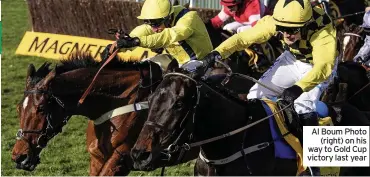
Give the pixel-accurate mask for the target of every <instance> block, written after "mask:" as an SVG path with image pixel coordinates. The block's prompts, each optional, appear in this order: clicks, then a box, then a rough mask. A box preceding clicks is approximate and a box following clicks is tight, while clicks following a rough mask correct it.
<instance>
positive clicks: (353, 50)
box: [337, 23, 365, 62]
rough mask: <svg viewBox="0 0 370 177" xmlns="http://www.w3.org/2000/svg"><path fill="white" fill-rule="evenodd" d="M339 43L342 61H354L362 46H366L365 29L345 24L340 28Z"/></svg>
mask: <svg viewBox="0 0 370 177" xmlns="http://www.w3.org/2000/svg"><path fill="white" fill-rule="evenodd" d="M338 31H339V32H338V37H337V39H338V42H339V44H340V46H341V47H340V49H339V51H340V55H341V58H340V61H342V62H346V61H352V60H353V58H354V56H355V55H356V54H357V52H358V51H359V50H360V48H361V46H362V45H363V44H364V39H365V38H364V37H365V36H364V34H363V28H362V27H360V26H358V25H355V24H350V25H347V23H343V24H342V25H340V26H339V27H338Z"/></svg>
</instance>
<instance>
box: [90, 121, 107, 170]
mask: <svg viewBox="0 0 370 177" xmlns="http://www.w3.org/2000/svg"><path fill="white" fill-rule="evenodd" d="M86 145H87V151H88V152H89V153H90V173H89V175H90V176H97V175H99V173H100V171H101V169H102V168H103V165H104V161H103V155H102V153H101V152H100V151H99V149H98V148H97V138H96V136H95V130H94V123H93V121H88V125H87V129H86Z"/></svg>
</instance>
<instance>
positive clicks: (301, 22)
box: [203, 0, 338, 125]
mask: <svg viewBox="0 0 370 177" xmlns="http://www.w3.org/2000/svg"><path fill="white" fill-rule="evenodd" d="M278 32H280V33H282V35H283V39H282V43H283V46H284V49H285V51H284V52H283V53H282V54H281V55H280V56H279V57H278V58H277V60H276V61H275V63H274V65H273V66H272V67H271V68H269V70H267V71H266V72H265V73H264V75H263V76H262V77H261V78H260V79H259V81H260V82H261V83H263V84H265V85H267V86H268V87H270V88H273V89H274V90H276V91H278V92H279V93H275V92H272V91H270V90H269V89H266V88H265V87H263V86H261V85H259V84H255V85H254V86H253V87H252V88H251V89H250V91H249V93H248V96H247V98H248V99H254V98H262V97H267V98H273V97H279V96H281V98H282V99H284V100H285V101H287V102H289V103H291V104H294V109H295V111H296V112H297V113H298V114H299V117H300V119H301V122H302V124H303V125H318V120H317V119H318V116H317V113H316V106H317V103H318V101H319V99H320V95H321V94H322V92H323V91H324V90H325V88H327V86H328V84H329V82H330V80H331V79H332V78H333V76H334V75H335V74H334V72H335V71H336V66H337V55H338V51H337V42H336V29H335V27H334V26H333V23H332V21H331V19H330V18H329V16H327V15H326V13H325V12H324V11H323V9H321V8H316V7H312V6H311V4H310V1H309V0H279V1H278V2H277V4H276V6H275V8H274V12H273V15H272V16H270V15H267V16H265V17H263V18H262V19H261V20H259V21H258V22H257V24H256V25H255V26H254V27H252V28H250V29H247V30H245V31H243V32H241V33H238V34H236V35H233V36H232V37H230V38H229V39H228V40H226V41H224V42H223V43H222V44H220V46H218V47H216V48H215V49H214V50H213V51H212V52H211V53H209V54H208V55H207V56H206V57H205V58H204V60H203V62H204V66H212V65H213V64H214V61H215V59H225V58H227V57H228V56H230V55H231V54H232V53H234V52H235V51H240V50H244V49H245V48H247V47H249V46H250V45H252V44H253V43H257V44H261V43H264V42H266V41H267V40H269V39H270V38H271V37H272V36H274V35H276V34H277V33H278Z"/></svg>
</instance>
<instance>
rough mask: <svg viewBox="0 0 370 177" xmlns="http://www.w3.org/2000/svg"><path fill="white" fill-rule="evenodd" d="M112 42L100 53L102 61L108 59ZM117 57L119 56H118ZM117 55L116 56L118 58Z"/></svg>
mask: <svg viewBox="0 0 370 177" xmlns="http://www.w3.org/2000/svg"><path fill="white" fill-rule="evenodd" d="M111 46H112V44H108V45H107V46H106V47H105V49H104V50H103V52H102V53H101V54H100V58H101V60H102V61H105V60H106V59H108V57H109V56H110V54H109V50H110V48H111ZM116 57H117V56H116ZM116 57H115V58H116Z"/></svg>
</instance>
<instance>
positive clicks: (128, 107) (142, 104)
mask: <svg viewBox="0 0 370 177" xmlns="http://www.w3.org/2000/svg"><path fill="white" fill-rule="evenodd" d="M135 106H136V110H144V109H148V108H149V104H148V102H147V101H144V102H139V103H136V104H135ZM135 106H134V104H129V105H126V106H122V107H119V108H116V109H113V110H111V111H109V112H106V113H105V114H103V115H101V116H100V117H99V118H97V119H95V120H94V124H95V125H99V124H102V123H104V122H105V121H107V120H109V119H112V118H113V117H115V116H119V115H123V114H126V113H130V112H134V111H135Z"/></svg>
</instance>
